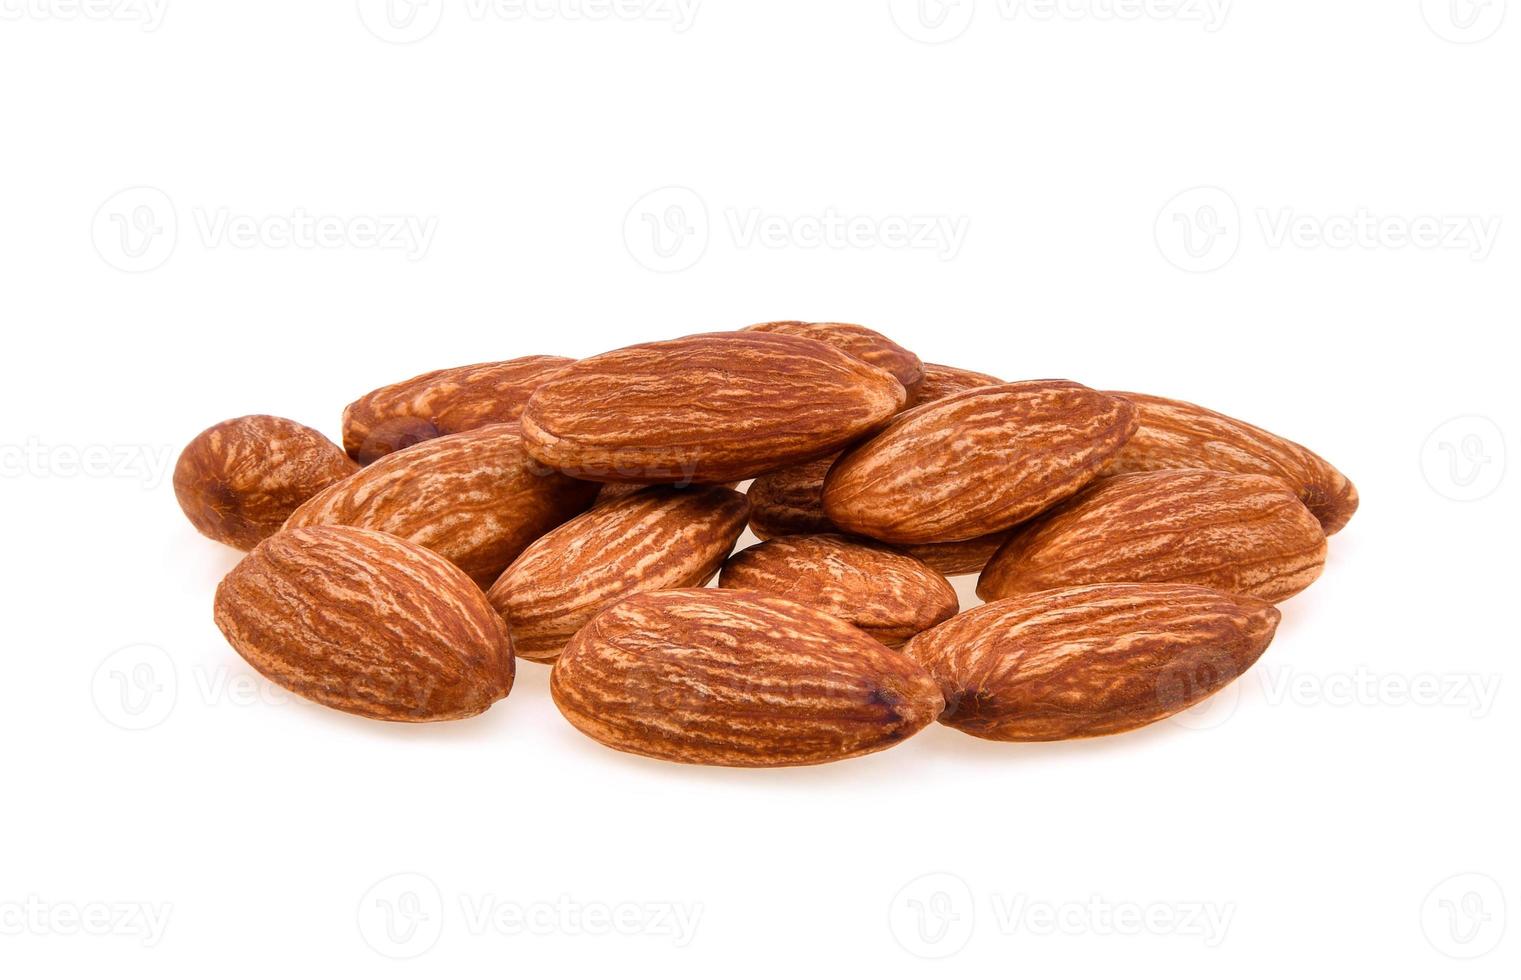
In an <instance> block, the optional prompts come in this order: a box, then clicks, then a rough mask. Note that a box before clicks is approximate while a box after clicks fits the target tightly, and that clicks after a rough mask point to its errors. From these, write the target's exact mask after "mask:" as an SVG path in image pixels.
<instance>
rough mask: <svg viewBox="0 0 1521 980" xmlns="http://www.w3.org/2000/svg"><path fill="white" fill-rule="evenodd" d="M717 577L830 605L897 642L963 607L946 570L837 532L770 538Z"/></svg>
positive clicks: (827, 608)
mask: <svg viewBox="0 0 1521 980" xmlns="http://www.w3.org/2000/svg"><path fill="white" fill-rule="evenodd" d="M718 584H719V586H720V587H721V588H725V589H744V590H748V591H751V592H765V593H768V594H770V595H777V596H781V597H782V598H783V599H791V600H793V601H794V602H800V603H802V604H804V605H806V606H812V607H813V608H815V609H819V610H822V611H823V612H826V613H829V614H830V615H831V616H835V617H838V618H839V619H842V620H844V621H845V622H847V623H849V624H851V625H852V626H854V627H856V628H857V629H859V630H861V631H862V632H863V633H865V634H866V635H868V636H870V637H871V638H873V639H874V640H876V641H877V642H879V643H882V644H885V645H887V646H889V647H901V646H903V644H905V643H907V642H908V641H909V640H910V639H911V638H912V637H914V636H916V635H917V634H919V633H922V632H924V631H925V630H927V629H929V628H930V627H931V626H935V625H937V624H939V623H943V622H945V621H946V620H947V619H950V618H951V617H952V616H954V615H956V612H957V610H959V609H960V608H961V603H960V601H959V600H958V599H957V598H956V590H955V589H953V588H951V583H949V582H947V581H946V580H945V576H944V575H941V574H940V573H939V572H937V571H935V570H934V569H933V568H930V567H929V566H928V565H926V564H924V563H923V562H921V561H919V560H917V559H914V558H910V557H908V556H907V555H903V554H899V553H898V552H897V551H894V550H893V549H892V548H890V547H888V546H887V545H879V544H873V543H870V542H866V541H860V540H852V539H850V538H846V537H843V536H841V535H838V534H819V535H804V536H795V537H786V538H775V539H773V540H770V541H766V542H763V543H761V544H757V545H753V546H752V547H749V548H746V549H745V550H744V551H741V552H740V553H739V554H737V555H734V556H733V557H732V558H730V559H729V560H728V561H726V562H724V567H723V572H722V573H721V574H720V575H719V577H718Z"/></svg>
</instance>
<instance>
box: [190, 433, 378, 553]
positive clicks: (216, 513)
mask: <svg viewBox="0 0 1521 980" xmlns="http://www.w3.org/2000/svg"><path fill="white" fill-rule="evenodd" d="M358 470H359V467H358V466H357V465H355V463H354V461H353V460H351V459H349V458H348V457H347V456H345V455H344V454H343V450H342V449H339V448H338V447H337V446H336V445H335V444H334V443H333V442H331V441H330V440H329V439H328V438H327V437H326V436H324V435H323V434H322V433H320V432H318V431H317V430H316V429H309V428H307V427H306V426H304V425H302V424H301V423H299V422H292V421H291V420H290V419H282V418H279V417H278V416H274V415H245V416H243V417H242V418H236V419H228V420H227V421H225V422H218V423H217V424H216V425H213V426H212V427H211V428H209V429H207V430H206V431H205V432H202V433H201V434H200V435H198V436H196V437H195V438H194V439H192V440H191V441H190V444H189V445H188V446H186V447H185V451H184V452H182V453H180V458H179V461H178V462H177V463H176V464H175V466H174V496H175V498H176V499H178V500H179V503H180V509H181V510H183V511H184V512H185V516H186V517H188V518H190V523H191V524H193V525H195V529H196V530H197V531H200V532H201V533H202V534H204V535H206V537H208V538H210V539H211V540H213V541H220V542H221V543H222V544H226V545H231V546H232V547H234V548H238V549H241V550H243V551H247V550H248V549H249V548H252V547H253V546H254V545H256V544H258V543H259V542H260V541H263V540H264V539H265V538H267V537H269V536H270V535H271V534H274V533H275V532H276V531H278V530H280V528H281V526H282V525H284V524H285V520H286V518H288V517H290V515H291V512H292V511H294V510H295V509H296V508H297V507H299V506H300V505H301V504H303V503H305V502H306V501H307V500H310V499H311V498H312V497H313V496H315V495H316V494H317V493H319V492H320V491H322V490H324V489H326V488H327V487H329V486H331V485H332V484H334V483H337V482H338V481H339V480H342V479H343V478H344V477H347V476H349V475H351V474H353V473H355V472H357V471H358Z"/></svg>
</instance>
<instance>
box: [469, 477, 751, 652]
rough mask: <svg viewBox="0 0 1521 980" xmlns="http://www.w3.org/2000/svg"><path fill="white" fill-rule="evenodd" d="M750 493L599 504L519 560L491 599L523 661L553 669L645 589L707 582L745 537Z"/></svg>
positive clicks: (639, 496) (671, 494)
mask: <svg viewBox="0 0 1521 980" xmlns="http://www.w3.org/2000/svg"><path fill="white" fill-rule="evenodd" d="M748 510H749V504H748V503H747V502H746V500H745V495H744V494H742V493H736V492H734V491H733V490H726V489H724V488H722V487H708V488H694V489H689V490H679V489H676V488H675V487H649V488H646V489H644V490H641V491H639V492H638V493H635V494H632V495H629V496H625V497H620V498H618V499H616V500H613V501H611V502H609V503H605V504H598V505H597V506H596V507H594V508H592V509H591V510H589V511H587V512H586V513H585V514H582V515H581V516H579V517H576V518H573V519H571V520H569V521H567V522H565V523H564V524H562V525H560V526H559V527H557V528H555V529H554V530H553V531H550V532H549V533H548V534H546V535H544V536H543V537H542V538H540V539H539V540H537V541H535V542H534V543H533V544H531V545H529V546H528V548H527V549H526V550H525V551H524V552H523V553H522V554H521V555H519V556H518V558H517V560H516V561H514V562H513V563H512V564H511V565H510V566H509V567H508V568H507V571H505V572H503V573H502V577H501V578H500V579H498V580H497V582H496V584H495V585H494V586H492V587H491V591H490V592H489V593H487V598H489V599H490V600H491V604H492V606H494V607H495V608H496V610H497V611H498V612H500V613H501V614H502V617H503V618H504V619H505V620H506V621H507V624H508V629H509V631H510V632H511V633H512V641H513V647H514V649H516V651H517V655H518V656H520V657H522V658H524V659H526V660H537V661H539V662H549V661H552V660H554V659H555V658H556V657H557V656H559V654H560V651H561V650H562V649H563V648H564V647H565V644H566V643H567V642H568V641H569V640H570V638H571V637H572V636H574V635H575V633H576V631H577V630H579V629H580V628H581V627H583V626H585V625H586V624H587V622H589V621H590V620H591V618H592V617H593V616H595V615H596V614H597V613H599V612H601V611H602V610H603V609H605V608H607V607H608V606H610V605H612V604H613V603H615V602H617V601H619V600H620V599H624V598H626V597H628V596H630V595H633V594H635V593H637V592H655V591H659V590H662V589H684V588H693V587H696V586H701V585H706V584H707V582H708V580H710V579H711V578H712V577H713V575H714V573H716V572H717V571H718V568H719V566H720V565H722V564H723V561H724V559H725V558H726V557H728V555H729V552H730V551H732V550H734V542H735V541H738V540H739V536H740V534H741V533H743V532H744V530H745V514H746V513H747V512H748Z"/></svg>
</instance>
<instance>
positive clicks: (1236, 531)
mask: <svg viewBox="0 0 1521 980" xmlns="http://www.w3.org/2000/svg"><path fill="white" fill-rule="evenodd" d="M1325 560H1326V536H1325V532H1323V531H1322V530H1321V528H1320V522H1319V521H1317V520H1316V519H1315V516H1314V515H1313V514H1311V513H1310V512H1309V510H1307V509H1306V508H1305V506H1304V504H1303V503H1301V502H1300V500H1299V498H1298V497H1296V496H1295V495H1294V493H1293V491H1292V490H1290V489H1289V487H1288V486H1287V485H1286V484H1284V483H1283V482H1282V481H1280V480H1276V479H1273V478H1272V477H1266V476H1252V475H1246V474H1239V473H1219V472H1215V471H1212V470H1163V471H1159V472H1155V473H1130V474H1126V475H1123V476H1112V477H1106V478H1103V479H1101V480H1098V481H1097V482H1095V483H1094V484H1093V485H1092V486H1091V487H1089V488H1088V489H1086V490H1084V491H1083V492H1082V493H1080V494H1079V495H1078V496H1076V497H1074V498H1072V499H1071V500H1069V501H1067V502H1066V503H1064V504H1062V505H1060V506H1059V507H1057V508H1055V509H1053V510H1052V511H1051V512H1050V513H1049V514H1044V515H1042V516H1041V517H1040V518H1039V519H1037V520H1035V521H1032V522H1030V524H1029V525H1027V526H1026V527H1023V528H1021V529H1020V530H1019V531H1018V532H1017V533H1016V534H1015V535H1014V536H1013V537H1011V538H1010V539H1009V542H1008V543H1007V544H1005V545H1004V546H1003V547H1002V548H1001V549H999V551H998V554H996V555H994V556H993V560H992V561H990V562H988V567H987V568H985V569H983V571H982V577H981V578H979V579H978V581H977V594H978V595H979V596H981V597H982V598H983V599H986V600H988V601H992V600H994V599H1002V598H1007V597H1009V596H1013V595H1019V594H1022V593H1028V592H1039V591H1042V590H1044V589H1054V588H1062V587H1065V586H1073V585H1090V584H1097V583H1101V582H1177V583H1186V584H1192V585H1202V586H1207V587H1209V588H1212V589H1219V590H1221V591H1223V592H1231V593H1237V594H1240V595H1249V596H1256V597H1257V598H1259V599H1266V600H1267V601H1269V602H1278V601H1281V600H1283V599H1287V598H1288V597H1289V596H1292V595H1294V594H1295V593H1297V592H1299V591H1301V590H1302V589H1304V588H1305V587H1307V586H1308V585H1309V584H1310V583H1311V582H1314V581H1315V579H1316V578H1318V577H1319V575H1320V572H1321V569H1322V568H1323V567H1324V566H1325Z"/></svg>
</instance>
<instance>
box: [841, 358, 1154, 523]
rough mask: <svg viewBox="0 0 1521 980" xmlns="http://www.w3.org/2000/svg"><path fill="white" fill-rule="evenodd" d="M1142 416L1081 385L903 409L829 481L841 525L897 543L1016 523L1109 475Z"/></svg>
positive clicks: (980, 393) (989, 391)
mask: <svg viewBox="0 0 1521 980" xmlns="http://www.w3.org/2000/svg"><path fill="white" fill-rule="evenodd" d="M1135 424H1136V422H1135V410H1134V409H1132V408H1131V407H1130V405H1129V404H1127V403H1126V402H1124V401H1121V400H1120V399H1118V398H1111V397H1109V396H1108V395H1105V394H1103V393H1101V392H1097V391H1094V390H1093V389H1092V388H1086V387H1084V386H1082V385H1080V384H1076V383H1074V382H1071V381H1024V382H1019V383H1017V384H1008V385H998V386H995V387H990V388H974V389H972V390H969V391H963V392H961V393H959V394H955V395H951V396H949V397H947V398H942V399H940V400H938V401H934V402H930V403H929V404H927V405H921V406H919V407H918V408H915V409H912V410H910V411H908V412H904V413H903V414H902V415H900V416H899V417H898V418H897V419H895V420H894V421H893V423H892V424H891V425H890V426H888V427H887V428H886V429H885V430H883V431H882V432H881V433H880V434H879V435H877V436H876V437H875V438H873V439H871V440H870V441H869V442H867V443H865V444H864V445H862V446H859V447H857V448H855V449H853V450H851V451H849V452H847V453H846V454H845V455H844V456H842V457H841V458H840V460H839V461H838V462H836V463H835V465H834V467H833V469H831V470H830V472H829V476H828V478H827V479H826V480H825V482H824V510H825V513H827V514H828V515H829V519H830V520H832V521H833V522H834V523H835V524H836V525H837V526H838V527H840V528H843V529H844V530H846V531H850V532H852V533H855V534H862V535H866V536H868V537H873V538H877V539H879V540H882V541H891V542H894V543H898V544H931V543H934V542H940V541H968V540H971V539H972V538H978V537H982V536H984V535H987V534H993V533H996V532H998V531H1002V530H1005V529H1007V528H1010V527H1013V526H1014V525H1015V524H1018V523H1019V522H1020V521H1023V520H1026V519H1027V518H1030V517H1034V516H1035V515H1036V514H1038V513H1040V512H1041V511H1043V510H1045V509H1046V508H1047V507H1050V506H1051V505H1052V504H1054V503H1056V502H1057V501H1059V500H1062V499H1063V498H1065V497H1068V496H1071V495H1072V494H1073V493H1076V492H1077V491H1078V490H1079V489H1081V488H1082V487H1083V485H1084V484H1086V483H1088V482H1089V481H1090V480H1092V479H1093V478H1094V477H1095V476H1097V475H1098V472H1099V470H1101V469H1102V468H1103V467H1104V466H1105V464H1107V463H1108V462H1109V460H1110V459H1111V458H1113V456H1114V455H1115V454H1116V453H1117V452H1119V450H1120V447H1121V446H1123V445H1124V444H1125V441H1126V440H1127V439H1129V438H1130V435H1131V433H1132V432H1134V431H1135Z"/></svg>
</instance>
